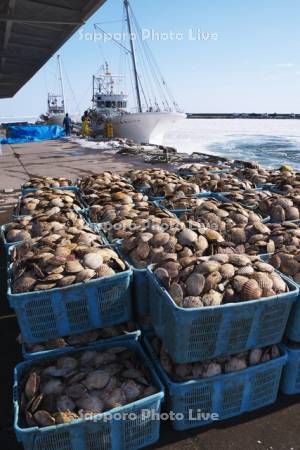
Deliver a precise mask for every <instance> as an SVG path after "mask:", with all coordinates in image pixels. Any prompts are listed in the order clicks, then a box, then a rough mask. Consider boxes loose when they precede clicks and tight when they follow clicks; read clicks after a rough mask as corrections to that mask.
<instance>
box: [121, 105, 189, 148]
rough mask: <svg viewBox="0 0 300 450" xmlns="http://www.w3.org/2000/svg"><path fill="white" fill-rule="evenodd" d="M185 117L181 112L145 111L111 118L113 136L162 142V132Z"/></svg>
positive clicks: (137, 140)
mask: <svg viewBox="0 0 300 450" xmlns="http://www.w3.org/2000/svg"><path fill="white" fill-rule="evenodd" d="M185 118H186V115H185V114H183V113H168V112H145V113H136V114H124V115H123V116H121V117H117V118H113V119H112V124H113V130H114V136H115V137H120V138H127V139H132V140H134V141H135V142H137V143H149V144H157V145H159V144H162V142H163V137H164V134H165V133H166V132H167V131H168V130H169V129H170V128H172V127H174V126H175V125H176V123H177V122H179V121H181V120H183V119H185Z"/></svg>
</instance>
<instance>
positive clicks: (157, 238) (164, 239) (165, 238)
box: [150, 232, 170, 246]
mask: <svg viewBox="0 0 300 450" xmlns="http://www.w3.org/2000/svg"><path fill="white" fill-rule="evenodd" d="M169 239H170V235H169V234H168V233H163V232H159V233H157V234H155V235H154V236H153V238H152V239H151V241H150V242H151V244H152V245H155V246H164V245H166V244H167V243H168V242H169Z"/></svg>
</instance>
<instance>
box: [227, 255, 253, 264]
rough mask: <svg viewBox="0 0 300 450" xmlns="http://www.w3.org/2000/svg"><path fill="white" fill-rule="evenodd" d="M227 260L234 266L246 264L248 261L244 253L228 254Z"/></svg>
mask: <svg viewBox="0 0 300 450" xmlns="http://www.w3.org/2000/svg"><path fill="white" fill-rule="evenodd" d="M229 262H230V263H231V264H233V265H235V266H238V267H242V266H247V264H249V263H250V259H249V258H248V257H247V256H245V255H235V254H232V255H229Z"/></svg>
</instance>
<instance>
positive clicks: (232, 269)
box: [153, 254, 289, 308]
mask: <svg viewBox="0 0 300 450" xmlns="http://www.w3.org/2000/svg"><path fill="white" fill-rule="evenodd" d="M153 270H154V276H155V277H156V278H157V279H158V280H159V282H160V283H161V284H162V285H163V286H164V287H165V288H166V289H167V291H168V292H169V294H170V296H171V297H172V299H173V301H174V302H175V303H176V305H178V306H180V307H182V308H203V307H209V306H220V305H223V304H226V303H238V302H247V301H250V300H259V299H261V298H265V297H272V296H275V295H278V294H282V293H284V292H288V291H289V287H288V285H287V283H286V282H285V281H284V279H283V278H281V277H280V275H279V274H278V273H277V272H276V271H275V269H274V267H273V266H272V265H271V264H268V263H266V262H263V261H262V260H261V259H260V258H258V257H253V256H252V257H251V256H247V255H241V254H230V255H226V254H219V255H213V256H210V257H206V258H201V257H197V256H190V257H185V256H183V257H180V258H177V259H176V260H166V261H161V262H160V263H158V264H156V265H155V266H154V268H153Z"/></svg>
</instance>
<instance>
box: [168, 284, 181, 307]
mask: <svg viewBox="0 0 300 450" xmlns="http://www.w3.org/2000/svg"><path fill="white" fill-rule="evenodd" d="M169 293H170V295H171V297H172V298H173V300H174V302H175V303H176V304H177V305H178V306H181V305H182V300H183V290H182V287H181V286H180V284H178V283H172V284H171V286H170V289H169Z"/></svg>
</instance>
